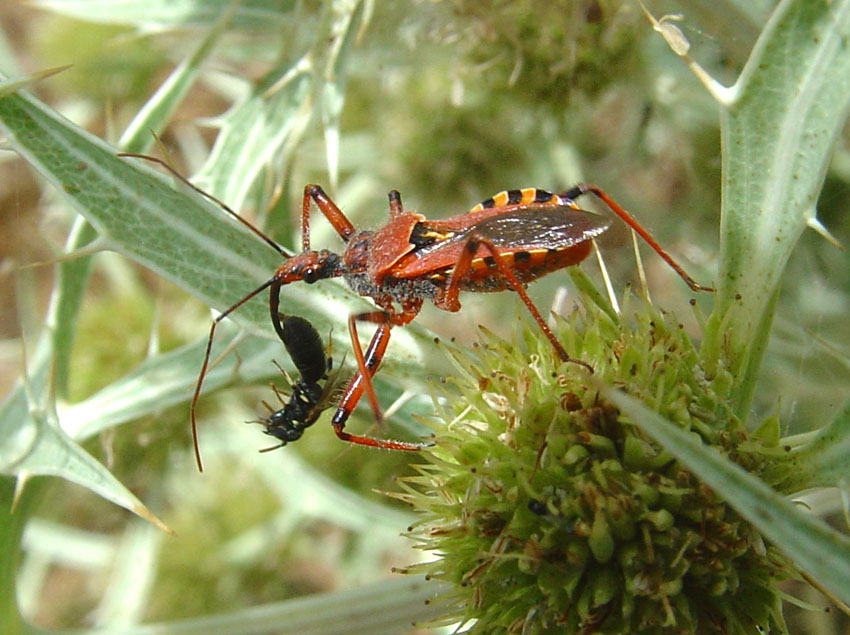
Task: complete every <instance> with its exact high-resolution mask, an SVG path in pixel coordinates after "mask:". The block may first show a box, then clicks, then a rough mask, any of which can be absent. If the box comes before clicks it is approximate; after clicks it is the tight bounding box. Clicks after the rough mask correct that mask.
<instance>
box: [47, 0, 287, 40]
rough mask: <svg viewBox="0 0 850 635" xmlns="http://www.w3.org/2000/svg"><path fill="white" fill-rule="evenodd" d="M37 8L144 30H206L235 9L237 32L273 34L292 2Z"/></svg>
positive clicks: (130, 0)
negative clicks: (224, 14) (250, 31)
mask: <svg viewBox="0 0 850 635" xmlns="http://www.w3.org/2000/svg"><path fill="white" fill-rule="evenodd" d="M34 4H35V5H36V6H39V7H41V8H42V9H45V10H49V11H52V12H54V13H59V14H64V15H67V16H70V17H74V18H77V19H80V20H86V21H90V22H105V23H112V24H129V25H134V26H139V27H145V28H147V29H159V30H161V29H167V28H178V27H208V26H212V25H213V24H215V22H216V21H217V20H218V19H219V17H220V16H221V14H222V13H223V12H226V11H228V10H229V9H230V8H231V7H234V6H235V10H234V16H233V24H234V26H236V27H238V28H240V29H251V30H261V31H269V32H275V31H279V30H280V29H281V28H282V27H283V26H286V25H287V24H288V23H289V20H288V16H289V15H290V14H291V9H292V8H293V7H294V6H295V5H296V2H294V0H242V1H241V2H233V0H122V1H121V2H115V0H36V2H34Z"/></svg>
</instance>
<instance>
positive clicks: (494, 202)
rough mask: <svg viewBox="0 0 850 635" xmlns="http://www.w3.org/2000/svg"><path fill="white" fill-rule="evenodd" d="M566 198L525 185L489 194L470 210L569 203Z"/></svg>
mask: <svg viewBox="0 0 850 635" xmlns="http://www.w3.org/2000/svg"><path fill="white" fill-rule="evenodd" d="M567 201H568V199H565V198H564V197H561V196H558V195H557V194H552V193H551V192H547V191H546V190H541V189H538V188H536V187H527V188H525V189H522V190H505V191H504V192H499V193H498V194H496V195H495V196H491V197H490V198H488V199H487V200H485V201H481V202H480V203H479V204H478V205H476V206H475V207H473V208H472V209H471V210H469V211H470V213H471V212H478V211H481V210H485V209H493V208H497V207H508V206H514V205H535V204H536V205H547V204H548V205H569V204H570V203H572V201H570V202H569V203H568V202H567Z"/></svg>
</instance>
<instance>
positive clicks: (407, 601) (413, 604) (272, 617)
mask: <svg viewBox="0 0 850 635" xmlns="http://www.w3.org/2000/svg"><path fill="white" fill-rule="evenodd" d="M440 590H444V589H443V586H442V584H441V583H439V582H436V581H426V580H425V579H424V577H423V576H405V577H403V578H401V579H393V580H387V581H382V582H376V583H372V584H364V585H360V586H358V587H357V588H354V589H350V590H346V591H338V592H335V593H322V594H319V595H313V596H310V597H304V598H297V599H293V600H287V601H285V602H277V603H273V604H265V605H263V606H258V607H254V608H249V609H245V610H243V611H237V612H234V613H230V614H226V615H213V616H209V617H202V618H198V619H190V620H184V621H182V622H179V623H175V622H169V623H167V624H161V625H160V624H151V625H149V626H148V627H147V628H145V627H141V628H140V629H138V630H139V632H141V633H146V632H151V633H156V632H160V631H162V632H179V633H181V634H183V635H193V634H198V635H205V634H207V633H210V631H211V630H212V631H214V632H220V633H232V632H246V631H250V632H253V633H258V632H268V631H273V632H275V633H279V634H281V635H290V634H291V635H305V634H315V635H320V634H321V633H334V634H336V635H373V634H375V633H400V632H404V631H406V630H408V629H410V627H411V626H412V625H413V624H415V623H416V622H424V621H427V620H428V619H435V618H437V617H438V616H439V615H440V613H441V609H440V608H438V607H434V606H433V605H432V604H431V603H430V600H432V599H433V597H434V596H435V595H436V594H437V593H438V592H439V591H440ZM148 629H150V630H148Z"/></svg>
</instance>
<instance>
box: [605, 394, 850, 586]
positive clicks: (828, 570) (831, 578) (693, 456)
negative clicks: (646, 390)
mask: <svg viewBox="0 0 850 635" xmlns="http://www.w3.org/2000/svg"><path fill="white" fill-rule="evenodd" d="M603 393H604V394H605V397H606V398H607V399H610V400H611V401H612V402H613V403H614V404H615V405H616V406H617V407H618V408H620V409H621V410H622V411H623V412H624V413H626V414H627V415H628V416H629V417H630V418H631V419H632V420H633V421H634V422H635V424H636V425H638V426H639V427H640V428H641V429H642V430H644V431H645V432H646V433H647V434H649V435H650V436H651V437H652V438H653V439H655V440H656V441H657V442H658V443H660V444H661V445H662V446H663V447H664V448H665V449H667V450H668V451H670V452H671V453H672V454H673V455H674V456H675V457H676V458H677V459H679V461H681V462H682V463H683V464H684V465H685V466H686V467H687V468H688V469H690V470H691V471H692V472H693V473H694V474H695V475H696V476H697V477H698V478H700V479H701V480H702V481H704V482H705V483H706V484H707V485H708V486H709V487H711V489H712V490H714V492H715V494H717V495H718V496H720V497H721V498H723V499H724V500H725V501H727V502H728V503H729V504H730V505H731V506H732V507H734V508H735V510H736V511H737V512H738V513H739V514H740V515H741V516H743V517H744V518H745V519H747V520H748V521H749V522H750V523H751V524H752V525H753V526H755V527H756V528H757V529H758V530H759V531H760V532H761V533H762V534H763V535H764V536H765V537H766V538H767V539H768V540H770V541H771V542H773V543H774V544H775V545H776V546H777V547H779V548H780V549H781V550H782V551H784V552H785V553H786V554H787V555H788V556H789V557H790V558H791V559H792V560H793V561H794V563H795V564H796V565H797V566H799V567H800V569H801V570H803V571H804V572H806V573H807V574H809V575H810V576H811V577H812V578H814V579H816V580H818V582H820V583H821V584H822V585H823V586H824V588H826V589H827V590H829V591H831V592H832V593H833V594H835V595H836V596H837V597H838V598H840V599H841V600H843V601H844V602H850V539H849V538H848V537H847V536H845V535H843V534H840V533H838V532H836V531H834V530H833V529H831V528H830V527H829V526H828V525H827V524H826V523H824V522H822V521H821V520H819V519H817V518H814V517H812V516H810V515H808V514H806V513H804V512H803V510H801V509H800V508H799V507H798V506H796V505H794V504H793V503H792V502H791V501H789V500H788V499H786V498H785V497H784V496H781V495H780V494H778V493H777V492H776V491H774V490H772V489H771V488H770V487H768V486H767V485H765V483H764V482H762V481H761V480H759V479H758V478H757V477H755V476H753V475H752V474H750V473H749V472H747V471H745V470H744V469H742V468H741V467H739V466H737V465H735V464H734V463H732V462H731V461H729V460H728V459H726V458H725V457H724V456H722V455H721V454H720V453H719V452H717V451H716V450H714V449H713V448H710V447H707V446H705V445H704V444H703V443H702V442H701V441H700V440H699V439H698V437H697V436H696V435H694V434H690V433H688V432H685V431H684V430H682V429H680V428H678V427H676V426H675V425H674V424H672V423H670V422H669V421H666V420H665V419H664V418H662V417H661V416H659V415H658V414H657V413H656V412H653V411H652V410H651V409H649V408H647V407H646V406H645V405H644V404H643V403H641V402H640V401H638V400H636V399H633V398H631V397H628V396H626V395H624V394H623V393H621V392H620V391H618V390H614V389H612V388H605V389H603Z"/></svg>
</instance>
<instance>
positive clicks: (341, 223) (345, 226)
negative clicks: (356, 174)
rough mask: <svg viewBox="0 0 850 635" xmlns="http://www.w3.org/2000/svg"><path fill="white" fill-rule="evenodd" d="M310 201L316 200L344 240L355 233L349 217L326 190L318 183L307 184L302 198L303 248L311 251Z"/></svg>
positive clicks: (346, 240) (320, 209) (321, 210)
mask: <svg viewBox="0 0 850 635" xmlns="http://www.w3.org/2000/svg"><path fill="white" fill-rule="evenodd" d="M310 201H315V203H316V207H318V208H319V211H320V212H322V214H323V215H324V217H325V218H327V219H328V222H329V223H330V224H331V225H332V226H333V228H334V229H335V230H336V233H337V234H339V236H340V238H342V240H343V241H345V242H348V239H349V238H351V237H352V236H353V235H354V232H355V229H354V225H352V224H351V221H350V220H348V217H347V216H346V215H345V214H343V213H342V210H341V209H340V208H339V207H337V204H336V203H334V202H333V201H332V200H331V199H330V197H329V196H328V195H327V194H325V191H324V190H323V189H322V188H321V187H320V186H318V185H305V186H304V197H303V198H302V199H301V248H302V250H303V251H310Z"/></svg>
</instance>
